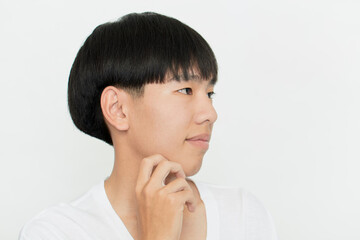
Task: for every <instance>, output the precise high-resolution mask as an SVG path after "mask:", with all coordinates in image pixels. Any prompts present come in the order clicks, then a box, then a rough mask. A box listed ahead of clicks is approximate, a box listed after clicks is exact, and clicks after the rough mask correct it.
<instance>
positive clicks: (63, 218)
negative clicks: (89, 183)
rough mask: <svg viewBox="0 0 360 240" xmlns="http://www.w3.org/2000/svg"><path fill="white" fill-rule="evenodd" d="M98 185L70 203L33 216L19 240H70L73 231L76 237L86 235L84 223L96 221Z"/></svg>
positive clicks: (49, 208)
mask: <svg viewBox="0 0 360 240" xmlns="http://www.w3.org/2000/svg"><path fill="white" fill-rule="evenodd" d="M97 188H98V185H95V186H94V187H92V188H91V189H90V190H89V191H88V192H86V193H85V194H83V195H82V196H80V197H79V198H77V199H76V200H74V201H72V202H70V203H59V204H56V205H53V206H50V207H48V208H46V209H44V210H42V211H41V212H39V213H37V214H36V215H35V216H33V217H32V218H31V219H30V220H29V221H28V222H26V223H25V225H24V226H23V227H22V229H21V231H20V235H19V240H28V239H31V240H38V239H39V240H40V239H68V236H67V233H68V232H69V231H71V232H72V233H73V234H74V235H73V236H74V237H78V238H79V239H80V236H82V235H84V234H86V233H85V232H84V229H83V226H82V224H83V222H84V219H86V221H87V222H91V221H96V214H94V213H95V212H96V209H99V208H98V207H96V205H97V202H96V191H97Z"/></svg>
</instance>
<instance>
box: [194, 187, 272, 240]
mask: <svg viewBox="0 0 360 240" xmlns="http://www.w3.org/2000/svg"><path fill="white" fill-rule="evenodd" d="M196 183H198V185H199V188H201V189H202V191H203V192H207V194H211V198H213V199H215V200H216V202H217V207H218V210H219V216H220V218H224V219H225V218H226V219H230V218H231V219H233V220H234V221H236V222H238V223H239V224H241V225H242V228H243V229H244V234H245V235H246V238H245V239H266V240H276V239H278V238H277V233H276V229H275V225H274V221H273V218H272V216H271V214H270V212H269V211H268V210H267V208H266V207H265V205H264V204H263V202H262V201H261V200H260V199H259V198H258V197H257V196H256V195H255V194H253V193H252V192H251V191H249V190H247V189H246V188H242V187H240V186H236V185H221V184H212V183H207V182H203V181H196ZM234 221H233V222H234Z"/></svg>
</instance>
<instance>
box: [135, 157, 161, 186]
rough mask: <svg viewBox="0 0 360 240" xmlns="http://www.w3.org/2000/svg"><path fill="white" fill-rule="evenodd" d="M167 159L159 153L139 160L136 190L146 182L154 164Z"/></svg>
mask: <svg viewBox="0 0 360 240" xmlns="http://www.w3.org/2000/svg"><path fill="white" fill-rule="evenodd" d="M164 160H167V159H166V158H164V157H163V156H162V155H160V154H155V155H151V156H149V157H146V158H144V159H142V160H141V163H140V167H139V173H138V177H137V182H136V190H137V191H138V190H140V191H141V190H142V189H143V188H144V187H145V185H146V184H147V183H148V181H149V179H150V177H151V173H152V171H153V169H154V167H155V166H157V165H158V164H159V163H160V162H161V161H164Z"/></svg>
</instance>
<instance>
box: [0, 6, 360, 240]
mask: <svg viewBox="0 0 360 240" xmlns="http://www.w3.org/2000/svg"><path fill="white" fill-rule="evenodd" d="M143 11H155V12H158V13H162V14H165V15H169V16H172V17H175V18H177V19H179V20H180V21H182V22H184V23H186V24H188V25H189V26H191V27H192V28H194V29H195V30H196V31H198V32H199V33H200V34H201V35H202V36H203V37H204V38H205V39H206V40H207V41H208V42H209V44H210V45H211V47H212V48H213V50H214V52H215V54H216V56H217V59H218V62H219V81H218V84H217V86H216V88H215V92H216V93H217V94H216V95H215V97H214V105H215V107H216V110H217V112H218V120H217V122H216V123H215V125H214V131H213V135H212V139H211V143H210V149H209V150H208V152H207V154H206V155H205V157H204V162H203V166H202V169H201V170H200V172H199V173H198V174H197V175H195V176H194V178H195V179H199V180H203V181H207V182H210V183H216V184H224V185H237V186H241V187H243V188H245V189H248V190H250V191H251V192H252V193H254V194H255V195H256V196H257V197H258V198H259V199H260V200H261V201H262V202H263V204H264V205H265V206H266V208H268V210H269V211H270V213H271V214H272V216H273V218H274V221H275V224H276V228H277V231H278V235H279V238H280V239H282V240H286V239H292V240H304V239H307V240H312V239H314V240H322V239H326V240H335V239H336V240H337V239H347V240H353V239H354V240H355V239H360V231H359V227H360V218H359V215H360V207H359V203H360V190H359V188H360V187H359V183H360V174H359V171H360V163H359V160H360V150H359V149H360V148H359V146H360V108H359V105H360V94H359V93H360V14H359V12H360V3H359V1H355V0H354V1H350V0H338V1H329V0H326V1H325V0H323V1H320V0H311V1H310V0H297V1H289V0H288V1H285V0H283V1H280V0H275V1H267V0H257V1H254V0H251V1H250V0H248V1H221V2H220V1H218V2H211V1H184V0H182V1H177V2H174V1H173V2H170V1H141V2H140V1H138V2H133V1H127V2H125V1H89V0H87V1H85V0H84V1H70V0H67V1H56V2H55V1H54V2H53V1H45V0H43V1H40V0H38V1H36V0H33V1H25V0H22V1H6V0H5V1H4V0H1V2H0V26H1V32H0V34H1V37H0V41H1V42H0V43H1V44H0V63H1V64H0V66H1V71H0V77H1V85H0V92H1V94H0V109H1V119H0V121H1V122H0V123H1V125H0V144H1V145H0V146H1V148H0V160H1V166H0V184H1V192H0V193H1V198H0V203H1V204H0V239H16V238H17V236H18V233H19V230H20V228H21V227H22V225H23V224H24V223H25V222H26V221H28V220H29V219H30V218H31V217H32V216H34V215H35V214H36V213H37V212H39V211H40V210H42V209H44V208H46V207H48V206H50V205H53V204H56V203H59V202H68V201H71V200H73V199H75V198H77V197H78V196H79V195H81V194H82V193H84V192H85V191H87V190H88V189H89V188H90V187H91V186H92V185H94V184H96V183H98V182H99V181H101V180H103V179H104V178H105V177H107V176H108V175H109V174H110V171H111V169H112V164H113V149H112V147H110V146H108V145H107V144H106V143H103V142H101V141H99V140H97V139H95V138H92V137H89V136H87V135H85V134H83V133H82V132H80V131H79V130H77V129H76V127H75V126H74V125H73V123H72V120H71V118H70V115H69V112H68V109H67V97H66V94H67V81H68V75H69V71H70V68H71V65H72V62H73V60H74V58H75V55H76V53H77V51H78V50H79V48H80V46H81V45H82V43H83V42H84V40H85V39H86V37H87V36H88V35H89V34H90V33H91V32H92V30H93V29H94V28H95V27H96V26H97V25H99V24H101V23H104V22H107V21H110V20H115V19H117V18H118V17H121V16H123V15H125V14H127V13H130V12H143Z"/></svg>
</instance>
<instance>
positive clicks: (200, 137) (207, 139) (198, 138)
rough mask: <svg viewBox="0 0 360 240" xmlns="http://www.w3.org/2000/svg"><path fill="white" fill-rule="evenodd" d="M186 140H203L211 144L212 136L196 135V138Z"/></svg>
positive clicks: (205, 134)
mask: <svg viewBox="0 0 360 240" xmlns="http://www.w3.org/2000/svg"><path fill="white" fill-rule="evenodd" d="M186 140H190V141H197V140H201V141H205V142H209V140H210V134H207V133H203V134H199V135H196V136H194V137H191V138H188V139H186Z"/></svg>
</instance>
